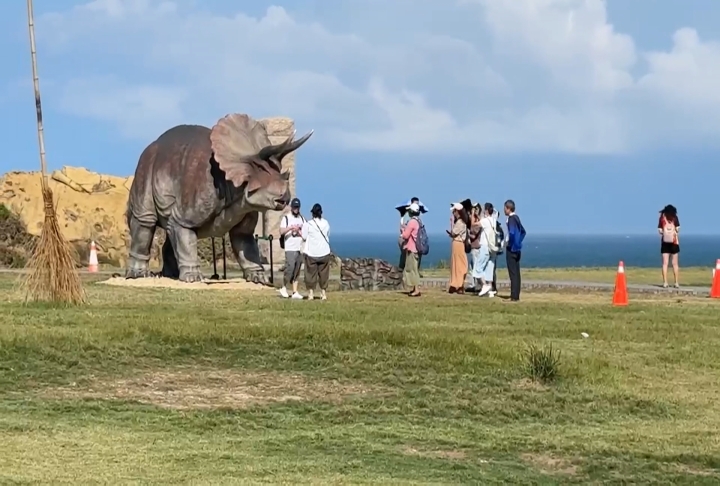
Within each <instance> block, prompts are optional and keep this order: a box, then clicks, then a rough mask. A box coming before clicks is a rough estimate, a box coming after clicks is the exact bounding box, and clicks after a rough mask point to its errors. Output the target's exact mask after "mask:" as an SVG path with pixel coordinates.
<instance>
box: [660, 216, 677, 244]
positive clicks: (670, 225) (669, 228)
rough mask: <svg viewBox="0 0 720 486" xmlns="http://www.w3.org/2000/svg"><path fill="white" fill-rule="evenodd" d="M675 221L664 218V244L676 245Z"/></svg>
mask: <svg viewBox="0 0 720 486" xmlns="http://www.w3.org/2000/svg"><path fill="white" fill-rule="evenodd" d="M675 232H676V230H675V221H672V220H669V219H667V218H666V217H664V216H663V227H662V241H663V243H671V244H672V243H675Z"/></svg>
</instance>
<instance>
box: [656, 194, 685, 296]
mask: <svg viewBox="0 0 720 486" xmlns="http://www.w3.org/2000/svg"><path fill="white" fill-rule="evenodd" d="M679 232H680V219H679V218H678V215H677V209H676V208H675V206H673V205H672V204H668V205H667V206H665V207H664V208H662V209H661V210H660V221H658V233H660V253H661V254H662V279H663V287H665V288H667V286H668V281H667V270H668V263H669V262H668V261H669V260H671V259H672V269H673V276H674V277H675V288H678V287H680V280H679V277H680V275H679V274H680V268H679V267H680V265H679V264H678V254H679V253H680V240H679V239H678V233H679Z"/></svg>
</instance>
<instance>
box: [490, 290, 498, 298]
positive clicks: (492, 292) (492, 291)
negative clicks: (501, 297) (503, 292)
mask: <svg viewBox="0 0 720 486" xmlns="http://www.w3.org/2000/svg"><path fill="white" fill-rule="evenodd" d="M495 294H497V292H495V291H494V290H491V291H490V292H488V298H490V299H492V298H493V297H495Z"/></svg>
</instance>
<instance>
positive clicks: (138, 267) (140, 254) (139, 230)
mask: <svg viewBox="0 0 720 486" xmlns="http://www.w3.org/2000/svg"><path fill="white" fill-rule="evenodd" d="M128 225H129V227H130V254H129V258H128V263H127V269H126V270H125V278H143V277H149V276H150V268H149V262H150V248H151V247H152V243H153V237H154V236H155V225H152V226H148V225H143V224H142V223H141V222H140V221H139V220H138V219H137V218H135V217H134V216H132V215H131V216H130V218H129V220H128Z"/></svg>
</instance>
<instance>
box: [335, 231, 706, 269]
mask: <svg viewBox="0 0 720 486" xmlns="http://www.w3.org/2000/svg"><path fill="white" fill-rule="evenodd" d="M428 238H429V240H430V253H429V254H428V255H426V256H423V258H422V266H423V267H425V268H427V267H432V266H437V265H438V264H439V263H440V262H443V261H444V262H447V261H448V260H449V259H450V241H449V240H448V237H447V235H445V234H438V233H431V234H428ZM330 245H331V247H332V250H333V252H334V253H335V254H336V255H338V256H339V257H341V258H379V259H381V260H385V261H388V262H390V263H393V264H397V262H398V260H399V252H400V250H399V248H398V244H397V234H394V233H375V234H373V233H351V232H339V233H337V234H332V233H331V235H330ZM500 258H501V260H502V264H503V265H504V257H503V256H501V257H500ZM719 258H720V234H715V235H713V234H682V235H680V267H681V268H682V267H683V266H685V267H708V268H711V267H714V265H715V262H716V260H717V259H719ZM620 261H622V262H623V263H624V264H625V265H626V266H628V267H640V268H655V267H659V266H660V263H661V255H660V237H659V235H657V234H647V233H645V234H635V235H632V234H615V235H609V234H603V235H593V234H535V233H533V234H529V235H528V236H527V238H526V239H525V241H524V244H523V252H522V265H523V266H524V267H535V268H553V267H556V268H560V267H613V266H617V264H618V263H619V262H620Z"/></svg>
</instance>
